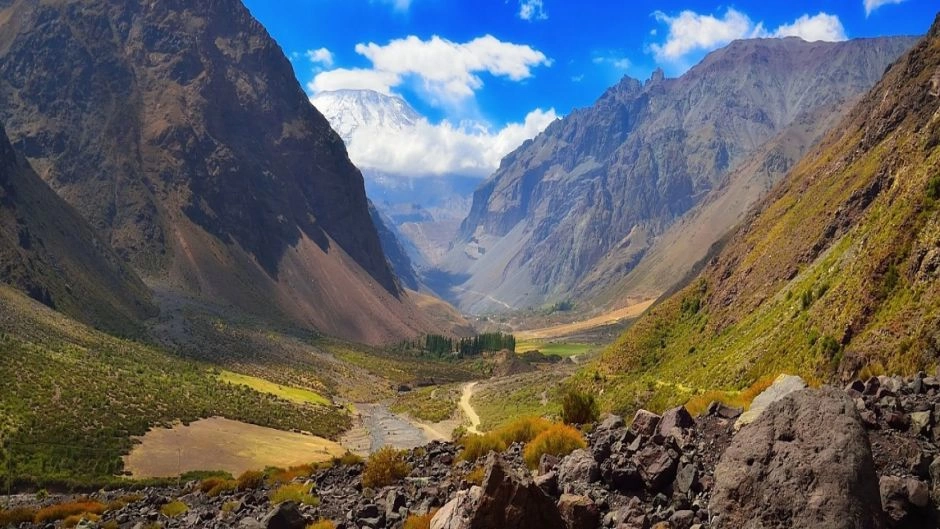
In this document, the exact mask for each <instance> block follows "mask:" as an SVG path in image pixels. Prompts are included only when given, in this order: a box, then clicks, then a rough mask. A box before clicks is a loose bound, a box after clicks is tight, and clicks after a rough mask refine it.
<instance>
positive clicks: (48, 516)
mask: <svg viewBox="0 0 940 529" xmlns="http://www.w3.org/2000/svg"><path fill="white" fill-rule="evenodd" d="M104 509H105V506H104V504H103V503H101V502H98V501H93V500H79V501H73V502H68V503H60V504H58V505H50V506H48V507H43V508H42V509H39V511H37V512H36V516H35V517H34V518H33V521H34V522H35V523H36V524H45V523H47V522H55V521H58V520H64V519H65V518H68V517H69V516H72V515H75V514H87V513H91V514H101V513H103V512H104Z"/></svg>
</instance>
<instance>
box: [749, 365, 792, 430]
mask: <svg viewBox="0 0 940 529" xmlns="http://www.w3.org/2000/svg"><path fill="white" fill-rule="evenodd" d="M802 389H806V381H805V380H803V379H802V378H800V377H797V376H793V375H780V376H779V377H777V378H776V379H775V380H774V383H773V384H771V385H770V387H769V388H767V389H765V390H764V391H762V392H761V393H760V395H758V396H757V397H755V398H754V401H753V402H751V407H750V408H748V410H747V411H746V412H744V413H742V414H741V416H740V417H738V420H737V421H735V423H734V429H735V430H739V429H741V428H742V427H744V426H745V425H747V424H750V423H752V422H754V421H755V420H757V418H758V417H760V414H761V413H763V412H764V410H765V409H767V406H770V405H771V404H773V403H774V402H777V401H778V400H780V399H782V398H783V397H786V396H787V395H789V394H790V393H793V392H795V391H800V390H802Z"/></svg>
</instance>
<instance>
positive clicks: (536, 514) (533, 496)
mask: <svg viewBox="0 0 940 529" xmlns="http://www.w3.org/2000/svg"><path fill="white" fill-rule="evenodd" d="M588 457H590V456H588ZM591 461H593V458H591ZM485 468H486V472H485V475H484V477H483V485H482V487H473V488H471V489H470V491H471V492H466V493H461V492H458V494H457V496H456V497H455V498H454V499H452V500H451V501H449V502H448V503H447V504H446V505H445V506H444V507H443V508H442V509H441V510H440V511H438V513H437V514H435V515H434V517H433V518H432V519H431V529H489V528H493V527H501V528H505V529H527V528H531V527H540V528H544V529H565V522H564V521H563V520H562V519H561V514H559V512H558V507H557V506H556V504H555V501H554V500H552V499H551V497H549V496H548V495H547V494H545V493H544V492H543V491H542V490H541V489H540V488H539V487H538V486H537V485H536V484H535V482H533V481H532V478H531V476H530V475H529V473H528V472H517V471H514V470H513V469H512V468H510V467H509V465H507V464H506V463H505V462H503V461H502V460H501V459H500V458H499V457H498V456H497V455H496V454H493V453H491V454H490V455H489V456H487V459H486V467H485ZM474 489H477V491H475V492H474Z"/></svg>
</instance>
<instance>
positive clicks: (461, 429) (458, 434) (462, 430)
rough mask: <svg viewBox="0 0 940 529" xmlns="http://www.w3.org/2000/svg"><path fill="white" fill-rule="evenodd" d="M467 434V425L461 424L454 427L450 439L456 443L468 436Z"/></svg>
mask: <svg viewBox="0 0 940 529" xmlns="http://www.w3.org/2000/svg"><path fill="white" fill-rule="evenodd" d="M466 435H467V427H466V426H464V425H462V424H461V425H460V426H458V427H456V428H454V430H453V431H452V432H450V439H451V441H453V442H455V443H459V442H460V441H461V440H462V439H463V438H464V437H466Z"/></svg>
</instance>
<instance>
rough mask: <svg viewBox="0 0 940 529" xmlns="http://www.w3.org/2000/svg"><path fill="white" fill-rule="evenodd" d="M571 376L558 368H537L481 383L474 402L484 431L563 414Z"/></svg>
mask: <svg viewBox="0 0 940 529" xmlns="http://www.w3.org/2000/svg"><path fill="white" fill-rule="evenodd" d="M567 376H568V375H567V374H565V373H563V372H559V371H554V370H553V371H535V372H531V373H523V374H520V375H515V376H511V377H505V378H501V379H495V380H490V381H487V382H486V384H481V385H479V386H478V387H477V389H476V390H475V391H474V393H473V398H472V399H471V404H472V405H473V408H474V410H476V412H477V413H478V414H479V415H480V421H481V424H480V427H479V428H480V430H483V431H489V430H495V429H498V428H499V427H501V426H503V425H505V424H508V423H510V422H512V421H514V420H516V419H520V418H525V417H550V418H551V417H559V416H560V415H561V405H560V403H561V391H562V384H563V382H564V380H565V379H566V378H567Z"/></svg>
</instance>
